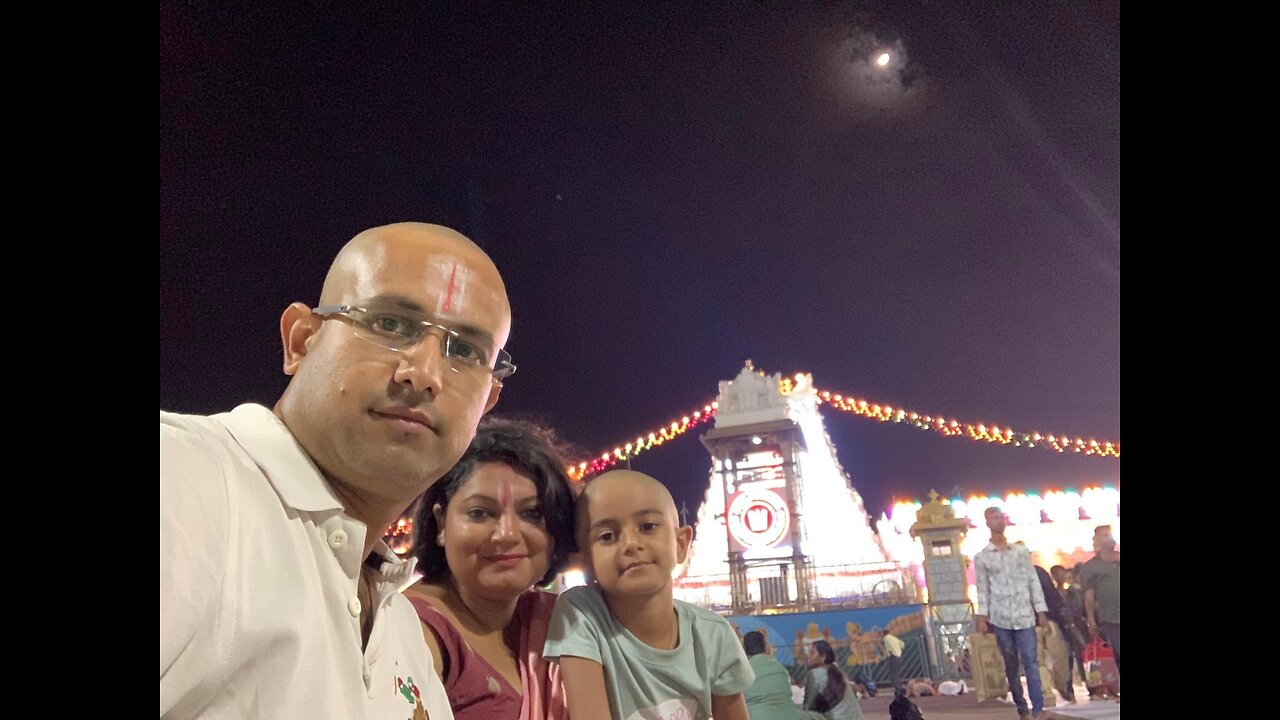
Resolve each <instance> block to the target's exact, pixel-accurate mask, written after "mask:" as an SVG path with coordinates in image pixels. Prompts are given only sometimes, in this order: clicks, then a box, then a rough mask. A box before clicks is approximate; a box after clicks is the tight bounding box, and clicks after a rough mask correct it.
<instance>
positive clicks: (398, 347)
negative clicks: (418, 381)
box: [311, 305, 516, 382]
mask: <svg viewBox="0 0 1280 720" xmlns="http://www.w3.org/2000/svg"><path fill="white" fill-rule="evenodd" d="M311 312H313V313H315V314H316V315H320V316H321V317H325V316H333V315H337V316H340V317H345V318H347V319H348V320H350V321H351V324H352V326H353V328H354V329H355V333H356V337H359V338H360V339H362V340H368V341H369V342H371V343H373V344H375V345H378V346H380V347H384V348H386V349H388V350H394V351H396V352H403V351H405V350H408V349H410V348H412V347H413V346H415V345H417V344H418V343H420V342H422V339H423V338H424V337H426V336H427V335H428V334H429V333H430V332H431V330H432V329H435V330H439V331H440V338H441V340H442V341H443V342H442V348H443V355H444V357H445V358H446V359H447V360H448V361H449V365H450V367H451V368H452V369H453V371H454V372H460V373H461V372H465V373H471V374H479V373H481V372H485V373H488V374H490V375H492V376H493V379H494V380H495V381H498V382H501V381H502V380H504V379H505V378H508V377H510V376H511V375H512V374H514V373H515V371H516V366H515V365H513V364H512V363H511V355H510V354H508V353H507V351H506V350H503V349H501V348H498V349H497V350H496V351H493V352H490V351H489V350H487V349H486V348H485V347H484V345H483V344H482V343H480V342H477V341H474V340H468V339H467V338H466V337H464V336H463V335H461V334H460V333H458V332H457V331H455V330H450V329H449V328H447V327H445V326H443V325H439V324H437V323H433V322H429V321H427V320H424V319H422V318H421V317H419V316H418V315H415V314H413V313H411V312H408V311H406V310H402V309H384V308H370V307H358V306H355V305H321V306H320V307H318V308H315V309H314V310H312V311H311ZM495 356H496V357H495Z"/></svg>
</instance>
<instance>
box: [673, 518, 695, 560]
mask: <svg viewBox="0 0 1280 720" xmlns="http://www.w3.org/2000/svg"><path fill="white" fill-rule="evenodd" d="M692 543H693V528H691V527H689V526H688V525H685V526H683V527H681V528H680V529H679V530H677V531H676V564H680V563H683V562H684V561H685V560H688V559H689V545H691V544H692Z"/></svg>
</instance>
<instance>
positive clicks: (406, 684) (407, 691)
mask: <svg viewBox="0 0 1280 720" xmlns="http://www.w3.org/2000/svg"><path fill="white" fill-rule="evenodd" d="M396 690H398V691H399V692H400V694H401V695H403V696H404V699H405V700H407V701H409V704H410V705H414V704H417V705H421V704H422V703H421V700H422V692H421V691H419V690H418V684H417V683H415V682H414V681H413V678H412V677H409V678H407V679H405V680H401V679H400V678H399V677H397V678H396Z"/></svg>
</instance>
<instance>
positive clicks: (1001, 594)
mask: <svg viewBox="0 0 1280 720" xmlns="http://www.w3.org/2000/svg"><path fill="white" fill-rule="evenodd" d="M983 516H984V517H985V518H986V520H987V528H988V529H990V530H991V542H990V543H989V544H988V545H987V547H986V548H984V549H983V550H982V552H980V553H978V556H977V557H976V558H974V578H975V580H976V582H977V585H978V609H977V612H976V614H975V619H976V620H977V622H978V632H980V633H986V632H990V631H994V632H995V634H996V641H997V642H999V643H1000V653H1001V654H1002V655H1003V656H1004V672H1005V677H1007V678H1008V679H1009V689H1010V690H1012V691H1013V703H1014V705H1016V706H1017V708H1018V716H1019V717H1027V716H1028V715H1030V716H1031V717H1033V718H1039V717H1040V713H1041V711H1043V710H1044V695H1043V690H1042V688H1041V686H1040V665H1039V663H1038V662H1037V661H1036V627H1035V626H1036V625H1045V624H1046V616H1045V613H1046V612H1047V611H1048V607H1047V606H1046V605H1045V602H1044V592H1043V591H1042V590H1041V589H1040V580H1039V578H1037V577H1036V571H1035V566H1034V565H1032V564H1031V551H1030V550H1027V547H1026V546H1025V545H1023V544H1022V543H1010V542H1009V540H1008V538H1006V537H1005V536H1004V529H1005V525H1006V520H1005V517H1004V513H1003V512H1002V511H1001V510H1000V508H998V507H989V508H987V511H986V512H985V513H983ZM1019 656H1021V660H1022V667H1023V669H1024V670H1025V671H1026V674H1027V692H1028V693H1029V694H1030V695H1031V710H1030V711H1028V710H1027V701H1026V699H1025V698H1024V697H1023V696H1022V679H1021V678H1020V677H1019V673H1018V660H1019ZM1050 692H1052V691H1050Z"/></svg>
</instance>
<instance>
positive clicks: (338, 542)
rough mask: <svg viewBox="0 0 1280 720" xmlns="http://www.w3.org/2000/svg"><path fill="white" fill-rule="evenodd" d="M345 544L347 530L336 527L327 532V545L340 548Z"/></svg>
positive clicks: (335, 548) (336, 548)
mask: <svg viewBox="0 0 1280 720" xmlns="http://www.w3.org/2000/svg"><path fill="white" fill-rule="evenodd" d="M346 544H347V531H346V530H342V529H338V530H334V531H333V532H332V533H330V534H329V547H331V548H333V549H334V550H341V549H342V548H343V547H345V546H346Z"/></svg>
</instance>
